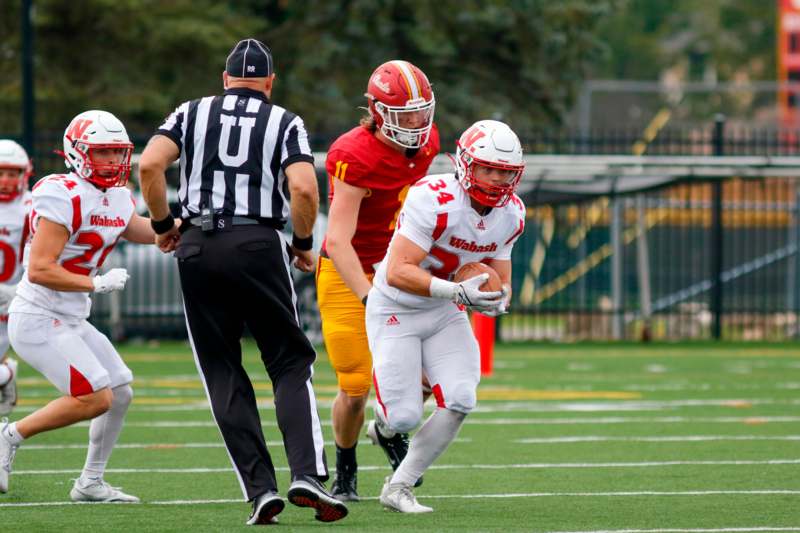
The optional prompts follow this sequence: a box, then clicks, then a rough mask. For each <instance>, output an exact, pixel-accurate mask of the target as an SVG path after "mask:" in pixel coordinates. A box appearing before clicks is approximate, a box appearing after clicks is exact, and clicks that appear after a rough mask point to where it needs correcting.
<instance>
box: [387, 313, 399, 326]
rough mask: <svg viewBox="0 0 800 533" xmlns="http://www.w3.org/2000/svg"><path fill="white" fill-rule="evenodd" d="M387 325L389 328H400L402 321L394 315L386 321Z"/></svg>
mask: <svg viewBox="0 0 800 533" xmlns="http://www.w3.org/2000/svg"><path fill="white" fill-rule="evenodd" d="M386 325H387V326H399V325H400V321H399V320H397V317H396V316H395V315H392V316H390V317H389V320H387V321H386Z"/></svg>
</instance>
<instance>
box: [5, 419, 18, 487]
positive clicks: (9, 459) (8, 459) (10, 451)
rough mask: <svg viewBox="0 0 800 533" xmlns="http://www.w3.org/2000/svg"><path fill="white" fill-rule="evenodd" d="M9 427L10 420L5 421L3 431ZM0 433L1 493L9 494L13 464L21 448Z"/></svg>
mask: <svg viewBox="0 0 800 533" xmlns="http://www.w3.org/2000/svg"><path fill="white" fill-rule="evenodd" d="M7 425H8V419H7V418H4V419H3V429H5V427H6V426H7ZM1 433H2V431H0V493H3V494H5V493H6V492H8V476H9V475H10V474H11V463H13V462H14V455H15V454H16V453H17V448H19V446H14V445H13V444H11V443H10V442H8V441H7V440H6V438H5V437H3V435H2V434H1Z"/></svg>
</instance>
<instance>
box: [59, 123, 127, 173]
mask: <svg viewBox="0 0 800 533" xmlns="http://www.w3.org/2000/svg"><path fill="white" fill-rule="evenodd" d="M132 155H133V144H132V143H131V142H130V139H129V138H128V133H127V132H126V131H125V126H123V125H122V122H120V121H119V120H118V119H117V118H116V117H115V116H114V115H112V114H111V113H108V112H106V111H97V110H92V111H85V112H83V113H81V114H80V115H78V116H77V117H75V118H73V119H72V121H71V122H70V124H69V126H67V129H66V131H65V132H64V158H65V159H66V165H67V168H70V169H71V170H73V171H74V172H75V173H76V174H77V175H78V176H80V177H81V178H83V179H85V180H86V181H88V182H90V183H92V184H94V185H96V186H97V187H100V188H108V187H121V186H123V185H125V184H126V183H127V182H128V177H129V176H130V172H131V156H132Z"/></svg>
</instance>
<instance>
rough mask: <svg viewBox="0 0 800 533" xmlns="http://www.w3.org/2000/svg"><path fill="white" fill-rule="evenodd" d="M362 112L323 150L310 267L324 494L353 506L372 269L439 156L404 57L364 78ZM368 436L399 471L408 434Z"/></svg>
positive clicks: (423, 95)
mask: <svg viewBox="0 0 800 533" xmlns="http://www.w3.org/2000/svg"><path fill="white" fill-rule="evenodd" d="M365 96H366V97H367V101H368V104H369V115H368V116H366V117H364V118H363V119H362V121H361V124H360V125H359V126H357V127H355V128H353V129H352V130H350V131H348V132H347V133H345V134H343V135H342V136H340V137H339V138H338V139H336V141H335V142H334V143H333V145H331V147H330V149H329V150H328V157H327V161H326V169H327V171H328V175H329V200H330V210H329V214H328V231H327V235H326V238H325V241H324V242H323V244H322V249H321V251H320V260H319V264H318V267H317V296H318V301H319V308H320V314H321V316H322V334H323V337H324V339H325V347H326V349H327V352H328V357H329V359H330V361H331V364H332V365H333V367H334V369H335V370H336V376H337V380H338V384H339V392H338V394H337V396H336V399H335V400H334V402H333V417H332V418H333V432H334V438H335V441H336V479H335V480H334V483H333V488H332V490H331V493H332V494H333V495H334V496H335V497H337V498H339V499H340V500H343V501H348V500H351V501H352V500H358V493H357V490H356V489H357V486H356V470H357V464H356V444H357V442H358V436H359V433H360V431H361V427H362V426H363V424H364V407H365V405H366V402H367V397H368V395H369V391H370V386H371V384H372V357H371V355H370V351H369V346H368V344H367V332H366V329H365V325H364V324H365V323H364V305H365V302H366V296H367V293H368V292H369V290H370V288H371V287H372V276H373V275H374V272H375V269H374V267H375V265H377V264H378V263H380V261H381V260H382V259H383V256H384V254H385V253H386V249H387V247H388V244H389V240H390V239H391V236H392V233H393V231H394V228H395V224H396V223H397V217H398V215H399V213H400V208H401V207H402V205H403V201H404V200H405V197H406V194H408V190H409V187H411V185H412V184H413V183H414V182H415V181H417V180H418V179H419V178H421V177H422V176H425V174H426V173H427V170H428V167H429V166H430V164H431V162H432V161H433V158H434V157H435V156H436V154H437V153H438V152H439V132H438V130H437V128H436V125H435V124H434V122H433V113H434V107H435V100H434V96H433V90H432V89H431V84H430V82H429V81H428V78H427V77H426V76H425V74H424V73H423V72H422V71H421V70H420V69H419V68H417V67H416V66H414V65H412V64H411V63H409V62H407V61H400V60H394V61H387V62H386V63H384V64H382V65H380V66H379V67H378V68H376V69H375V71H374V72H373V73H372V75H371V76H370V79H369V83H368V85H367V92H366V94H365ZM368 434H369V436H370V438H371V439H372V440H373V442H375V443H376V444H379V445H380V446H381V447H382V448H383V450H384V452H386V454H387V456H388V458H389V461H390V463H391V465H392V467H393V468H397V466H398V465H399V464H400V461H402V459H403V457H404V456H405V453H406V451H407V449H408V435H407V434H396V433H392V432H390V431H389V430H388V428H385V432H384V433H381V432H380V431H379V428H377V427H375V423H374V422H371V423H370V426H369V432H368Z"/></svg>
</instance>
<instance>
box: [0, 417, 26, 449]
mask: <svg viewBox="0 0 800 533" xmlns="http://www.w3.org/2000/svg"><path fill="white" fill-rule="evenodd" d="M0 435H2V436H3V438H4V439H6V440H7V441H8V442H10V443H11V445H12V446H19V444H20V443H21V442H22V441H23V440H25V438H24V437H23V436H22V435H20V434H19V431H17V423H16V422H12V423H11V424H7V425H6V426H5V427H4V428H3V429H2V430H0Z"/></svg>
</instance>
